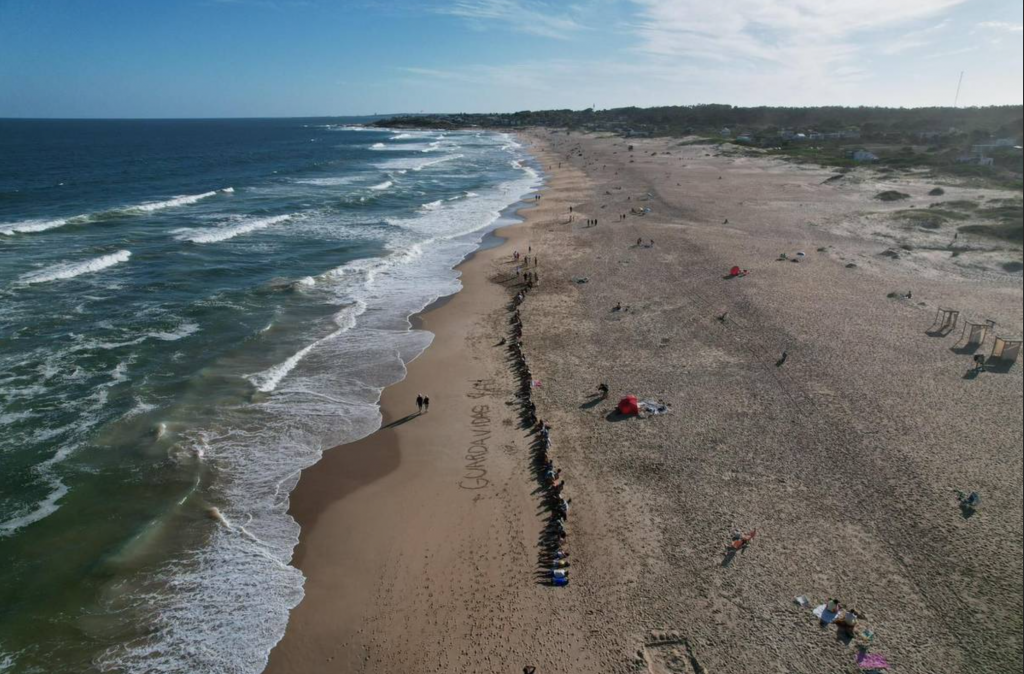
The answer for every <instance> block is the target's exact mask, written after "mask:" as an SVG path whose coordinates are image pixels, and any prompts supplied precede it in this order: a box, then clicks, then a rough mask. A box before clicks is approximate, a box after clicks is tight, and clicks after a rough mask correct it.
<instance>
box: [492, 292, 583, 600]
mask: <svg viewBox="0 0 1024 674" xmlns="http://www.w3.org/2000/svg"><path fill="white" fill-rule="evenodd" d="M532 289H533V284H532V283H531V282H529V281H527V282H526V283H524V284H522V286H521V288H520V290H519V292H517V293H516V295H515V296H514V297H513V298H512V301H511V302H510V303H509V307H508V308H509V311H510V313H511V315H510V317H509V324H510V329H509V338H508V340H507V344H508V350H509V356H510V358H511V361H512V369H513V371H514V372H515V374H516V378H517V379H518V382H519V387H518V390H517V393H516V401H517V403H518V405H519V409H520V418H521V420H522V424H523V427H524V428H527V429H529V430H530V433H531V435H532V436H533V440H532V443H531V452H532V458H533V472H534V474H535V476H536V477H537V480H538V482H539V483H540V486H541V494H542V497H543V499H544V505H545V507H546V509H547V511H548V513H549V516H548V522H547V524H546V525H545V527H544V531H543V532H542V534H541V540H540V554H539V560H538V562H539V567H540V570H539V580H540V582H541V583H543V584H545V585H551V586H554V587H564V586H566V585H568V584H569V553H568V552H567V551H566V543H567V538H568V531H567V529H566V526H567V524H566V523H567V520H568V518H569V507H570V505H571V504H572V499H569V498H566V497H565V494H564V490H565V479H564V478H563V477H562V471H561V470H560V469H558V468H556V467H555V463H554V461H553V460H552V459H551V427H550V426H548V425H547V424H545V423H544V422H543V421H541V420H540V419H538V418H537V406H536V405H535V404H534V402H533V390H534V388H537V387H539V385H540V381H539V380H537V379H534V378H533V372H532V371H531V370H530V365H529V363H528V362H527V360H526V354H525V353H523V319H522V315H521V314H520V313H519V307H520V305H522V303H523V301H524V300H525V299H526V296H527V293H529V291H530V290H532Z"/></svg>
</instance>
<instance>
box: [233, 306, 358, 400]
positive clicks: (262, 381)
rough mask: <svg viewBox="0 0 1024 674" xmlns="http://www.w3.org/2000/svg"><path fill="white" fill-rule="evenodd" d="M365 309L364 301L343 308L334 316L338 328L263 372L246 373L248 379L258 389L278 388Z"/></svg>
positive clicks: (349, 326)
mask: <svg viewBox="0 0 1024 674" xmlns="http://www.w3.org/2000/svg"><path fill="white" fill-rule="evenodd" d="M364 311H366V304H365V303H364V302H358V303H356V304H354V305H353V306H351V307H347V308H345V309H342V310H341V311H339V312H338V313H337V314H336V315H335V318H334V324H335V326H336V327H337V329H336V330H334V331H333V332H331V333H330V334H328V335H327V336H325V337H321V338H320V339H318V340H316V341H315V342H313V343H312V344H308V345H306V346H304V347H302V348H301V349H299V350H298V351H297V352H295V353H294V354H292V355H291V356H289V357H288V358H287V359H286V360H284V361H283V362H281V363H278V364H277V365H274V366H273V367H270V368H268V369H266V370H264V371H263V372H258V373H256V374H250V375H246V379H248V380H249V381H250V382H251V383H252V385H253V386H255V387H256V390H257V391H261V392H263V393H270V392H271V391H273V390H274V389H276V388H277V386H278V384H280V383H281V380H282V379H284V378H285V377H287V376H288V373H289V372H291V371H292V370H294V369H295V366H296V365H298V364H299V363H300V362H301V361H302V359H303V358H305V357H306V356H307V355H308V354H309V353H310V352H311V351H312V350H313V349H315V348H317V347H318V346H320V345H322V344H326V343H327V342H330V341H332V340H334V339H337V338H338V337H339V336H340V335H342V334H343V333H345V332H347V331H349V330H351V329H352V328H353V327H354V326H355V324H356V318H357V317H358V316H359V314H361V313H363V312H364Z"/></svg>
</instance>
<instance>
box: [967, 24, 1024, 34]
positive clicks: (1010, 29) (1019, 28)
mask: <svg viewBox="0 0 1024 674" xmlns="http://www.w3.org/2000/svg"><path fill="white" fill-rule="evenodd" d="M978 28H980V29H982V30H991V31H996V32H1000V33H1024V24H1019V23H1010V22H1008V21H982V22H981V23H979V24H978Z"/></svg>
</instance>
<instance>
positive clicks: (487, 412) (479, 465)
mask: <svg viewBox="0 0 1024 674" xmlns="http://www.w3.org/2000/svg"><path fill="white" fill-rule="evenodd" d="M469 431H470V433H471V434H472V436H473V440H472V441H470V443H469V448H468V449H467V450H466V472H465V473H464V474H463V476H462V479H461V480H459V486H460V487H462V488H463V489H471V490H476V489H483V488H484V487H486V486H487V485H489V484H490V483H491V481H490V480H488V479H487V469H486V468H485V467H484V466H485V465H486V464H487V453H488V448H487V443H488V442H489V441H490V439H491V408H490V406H489V405H474V406H473V409H472V410H471V412H470V422H469Z"/></svg>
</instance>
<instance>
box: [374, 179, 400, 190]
mask: <svg viewBox="0 0 1024 674" xmlns="http://www.w3.org/2000/svg"><path fill="white" fill-rule="evenodd" d="M394 184H395V183H394V182H393V181H391V180H385V181H384V182H382V183H380V184H379V185H373V186H371V187H370V189H371V190H373V191H374V192H383V191H384V190H387V189H390V188H391V187H392V186H393V185H394Z"/></svg>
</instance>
